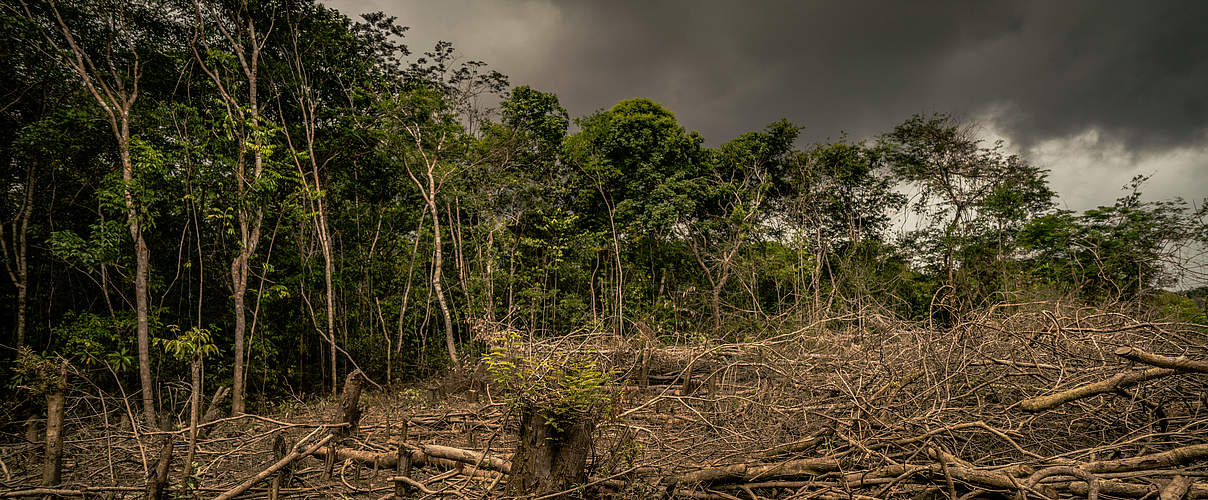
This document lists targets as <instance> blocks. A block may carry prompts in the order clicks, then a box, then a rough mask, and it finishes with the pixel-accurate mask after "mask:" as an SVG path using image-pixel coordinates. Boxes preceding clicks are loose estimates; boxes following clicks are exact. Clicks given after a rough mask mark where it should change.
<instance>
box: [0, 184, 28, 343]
mask: <svg viewBox="0 0 1208 500" xmlns="http://www.w3.org/2000/svg"><path fill="white" fill-rule="evenodd" d="M36 165H37V162H34V163H32V164H30V166H29V168H27V169H26V174H25V199H24V201H23V202H22V203H21V207H20V208H19V209H18V210H17V216H16V217H15V218H14V219H13V223H12V225H13V234H12V238H13V250H12V254H13V260H14V261H15V262H11V263H10V262H9V259H8V254H9V251H8V241H7V238H6V237H5V235H4V223H3V222H0V259H4V267H5V269H6V270H8V277H9V279H11V280H12V282H13V285H15V286H16V287H17V331H16V335H15V337H16V344H17V349H21V347H23V346H24V345H25V311H26V310H27V309H28V300H27V293H28V290H29V258H28V255H29V244H28V238H27V235H28V234H29V218H30V215H31V214H32V213H33V203H34V168H35V166H36Z"/></svg>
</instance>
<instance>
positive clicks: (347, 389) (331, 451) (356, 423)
mask: <svg viewBox="0 0 1208 500" xmlns="http://www.w3.org/2000/svg"><path fill="white" fill-rule="evenodd" d="M364 377H365V375H364V374H363V373H361V370H353V371H352V373H349V374H348V377H347V378H345V379H344V395H343V396H342V397H340V409H341V410H342V417H341V419H340V420H338V421H337V422H336V423H342V424H345V425H344V426H343V427H337V428H336V430H335V432H333V433H332V434H333V435H335V439H332V440H331V445H330V447H329V448H328V454H327V457H326V459H327V463H326V464H325V467H324V468H323V480H325V481H326V480H328V479H331V473H332V470H333V469H334V468H335V455H336V454H335V450H336V445H337V444H338V442H339V441H340V440H343V439H344V438H347V437H350V436H355V435H356V433H357V430H359V428H360V425H361V404H360V400H361V380H362V379H363V378H364Z"/></svg>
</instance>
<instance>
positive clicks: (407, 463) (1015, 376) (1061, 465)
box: [0, 303, 1208, 500]
mask: <svg viewBox="0 0 1208 500" xmlns="http://www.w3.org/2000/svg"><path fill="white" fill-rule="evenodd" d="M658 340H664V341H665V340H667V339H658ZM1206 340H1208V331H1206V330H1205V329H1204V328H1203V327H1201V326H1196V325H1186V324H1179V323H1165V322H1156V321H1148V320H1145V319H1140V318H1134V317H1132V316H1130V315H1127V314H1124V313H1122V312H1119V311H1102V310H1094V309H1087V308H1075V307H1066V306H1062V305H1060V304H1052V303H1033V304H1016V305H1010V306H999V307H997V308H995V309H993V310H991V311H988V312H987V313H986V314H984V315H983V316H979V317H974V318H969V319H968V320H966V321H964V322H962V323H959V324H957V325H955V326H953V327H951V328H947V329H943V330H939V329H931V328H923V327H921V326H919V325H909V324H903V323H899V322H894V321H889V320H885V319H883V318H880V317H878V316H875V315H864V316H861V317H855V316H852V317H843V318H835V319H829V320H825V321H820V322H817V323H815V324H811V325H808V326H806V327H804V328H801V329H799V330H796V331H793V332H790V333H785V334H780V335H775V336H770V337H769V338H766V339H763V340H760V341H754V342H745V343H736V344H707V345H691V346H682V345H674V344H672V345H662V344H661V343H660V342H658V341H656V339H651V338H649V337H648V338H647V339H646V340H645V341H642V342H638V341H633V340H631V339H624V340H622V339H617V338H615V337H613V336H611V335H603V334H601V335H578V336H567V337H562V338H559V339H556V340H546V341H533V342H530V344H529V346H528V348H529V349H531V351H532V352H533V353H534V354H535V355H537V354H541V353H547V354H549V353H554V354H551V355H562V354H566V353H572V352H578V353H584V352H591V353H595V355H598V356H600V357H602V358H604V360H605V361H606V362H605V363H604V364H605V365H608V366H614V367H621V368H624V370H625V371H623V372H621V373H619V374H618V375H617V376H616V378H615V381H616V383H615V385H614V386H612V387H610V394H612V396H613V397H614V398H615V399H616V404H615V405H614V406H613V407H614V408H615V411H614V412H613V413H612V414H611V415H610V418H609V419H607V420H605V421H603V422H601V423H600V425H599V426H598V427H597V429H598V431H597V435H596V441H595V443H594V449H593V452H592V455H591V457H590V460H589V466H588V467H589V470H588V473H589V476H588V477H589V478H590V479H589V480H588V482H587V483H586V484H585V485H583V486H581V487H580V488H577V489H581V490H584V491H583V492H582V493H584V494H586V495H587V496H589V497H591V496H613V497H621V498H648V497H652V496H667V495H670V496H673V497H680V498H705V499H733V498H744V499H747V498H753V499H760V498H817V499H840V498H842V499H853V498H939V497H948V498H953V499H957V498H961V499H964V498H974V497H977V496H990V497H993V496H998V497H1012V498H1016V497H1020V496H1022V497H1025V498H1059V497H1080V498H1081V497H1091V498H1156V499H1161V500H1166V499H1181V498H1208V480H1206V479H1205V478H1208V375H1205V374H1206V373H1208V348H1206V347H1205V343H1206ZM483 382H484V381H482V380H478V381H476V382H471V384H475V385H473V386H474V387H476V388H480V389H482V390H481V391H476V393H475V394H474V397H473V400H474V401H475V402H470V401H471V399H470V396H469V394H468V391H465V390H462V389H464V387H461V388H459V387H445V388H444V389H443V392H446V393H448V395H449V397H448V399H445V400H441V401H436V402H433V401H425V400H426V399H427V398H425V397H424V396H425V395H426V394H427V392H428V391H424V390H423V389H408V390H401V391H394V392H390V393H385V394H383V393H372V392H366V393H365V396H364V397H363V399H362V401H361V408H363V413H364V415H363V416H362V417H361V419H360V425H359V432H357V433H355V434H351V435H348V436H344V433H343V431H338V429H344V428H346V427H347V426H346V425H343V424H342V423H341V422H339V419H340V418H341V417H340V416H341V415H347V414H349V412H348V411H347V410H348V408H347V404H348V401H345V402H344V405H343V406H337V403H336V402H334V401H329V402H326V403H324V406H319V407H309V408H295V409H294V410H292V411H291V412H288V413H286V414H281V415H275V416H273V417H271V418H269V417H262V416H254V415H248V416H243V417H239V418H231V419H222V420H220V421H218V422H216V423H214V424H210V425H209V426H207V429H209V430H210V432H209V434H208V435H207V436H206V438H205V439H204V440H199V450H198V453H197V456H198V462H199V464H200V465H199V466H198V467H197V478H196V479H197V480H198V481H199V483H200V484H201V487H199V488H198V489H197V491H199V492H203V493H205V492H209V493H207V495H217V494H226V495H227V496H226V497H224V498H229V497H235V496H238V495H249V494H255V495H263V494H265V493H271V491H270V486H269V479H270V478H272V477H282V476H281V473H282V471H285V470H289V471H290V474H289V476H288V479H285V480H281V481H280V485H279V488H277V489H276V491H278V493H279V495H280V497H281V498H287V497H298V498H301V497H324V496H336V495H347V496H352V497H363V498H383V497H390V496H394V495H396V494H407V495H416V496H421V497H423V496H426V497H431V498H436V497H444V496H459V497H465V498H493V497H498V496H502V495H503V494H504V484H506V475H507V474H508V473H509V471H510V470H511V461H510V459H511V452H512V451H513V449H514V447H515V438H516V432H517V425H516V422H515V418H514V415H510V412H509V411H508V408H507V406H506V404H505V403H503V399H502V398H501V396H500V394H498V393H497V391H496V390H494V389H493V388H492V387H490V385H489V384H486V385H485V386H484V385H483ZM103 398H104V396H96V395H95V394H94V395H93V396H92V397H91V399H90V398H86V397H82V396H81V395H79V394H74V395H72V398H71V399H69V402H71V404H70V405H69V406H71V407H74V408H76V409H77V412H78V410H79V408H84V407H88V406H89V405H93V406H99V405H100V404H101V403H102V400H103ZM345 399H347V397H346V398H345ZM434 403H435V404H434ZM104 407H105V408H106V410H105V411H107V412H108V414H106V415H104V416H105V417H106V418H108V419H109V421H111V422H115V423H116V422H120V421H122V420H123V414H125V413H128V411H127V410H125V407H124V403H122V402H121V401H120V400H118V401H113V400H104ZM98 413H99V412H98ZM352 413H356V412H352ZM333 419H334V420H336V423H332V421H333ZM404 423H405V424H406V425H405V426H404V425H403V424H404ZM73 425H74V427H73ZM68 427H69V433H71V434H70V435H72V436H74V437H75V439H70V440H65V441H64V451H63V456H64V460H65V463H66V468H65V470H64V477H63V480H64V481H65V482H64V483H63V484H60V485H57V486H54V487H53V488H51V487H42V485H39V484H37V482H36V477H40V476H36V474H38V473H39V472H40V471H38V470H36V467H35V466H33V465H28V466H26V465H22V464H37V463H40V462H39V461H38V460H37V459H36V458H35V457H38V456H39V455H38V452H39V451H38V447H37V445H36V444H35V443H28V442H25V440H24V433H23V432H21V431H20V430H17V431H14V432H13V433H11V434H10V436H11V437H12V438H13V440H12V441H13V442H11V443H10V444H7V445H4V446H3V448H0V462H3V463H6V464H7V466H6V468H5V471H6V472H5V474H6V475H7V476H6V478H5V479H4V482H3V484H2V485H0V486H2V487H3V489H0V497H12V496H30V495H44V494H58V495H65V496H66V495H94V494H97V493H98V492H106V493H114V494H117V495H123V494H128V495H137V494H138V492H137V491H133V490H130V489H125V490H123V489H114V488H129V487H128V485H130V484H141V477H142V475H143V474H145V472H144V471H145V470H149V468H153V466H154V458H155V457H154V454H155V453H154V450H152V449H151V448H152V445H151V443H153V442H154V441H153V440H151V438H152V437H154V435H149V434H148V433H139V434H135V433H134V432H132V431H131V430H126V431H121V430H118V429H117V428H116V426H110V427H109V428H102V427H98V426H91V425H86V422H84V420H83V419H81V418H79V417H77V420H76V421H75V422H74V423H73V422H72V421H69V423H68ZM404 427H405V429H406V430H404ZM126 428H127V429H129V426H128V425H127V427H126ZM73 430H74V432H72V431H73ZM333 431H336V432H333ZM178 432H187V429H184V430H183V431H178ZM278 434H284V435H286V436H287V440H288V442H292V443H297V444H296V445H295V446H294V447H293V449H292V451H290V452H289V453H288V454H285V455H284V456H282V455H273V447H272V445H271V441H272V440H273V438H274V437H275V436H277V435H278ZM332 434H335V437H334V438H333V437H331V436H332ZM324 436H327V437H324ZM341 436H344V437H341ZM173 442H175V443H177V444H176V445H175V446H184V445H185V444H184V443H185V442H187V440H181V439H177V440H174V441H173ZM102 447H107V448H102ZM106 450H107V451H106ZM106 453H108V454H109V455H110V456H112V458H109V459H105V460H96V458H97V457H106V455H105V454H106ZM177 455H178V456H183V455H184V454H183V453H178V454H177ZM329 456H330V458H331V462H332V463H333V464H334V469H333V472H332V477H331V479H330V480H329V481H323V480H321V477H322V472H323V469H324V465H325V464H323V463H322V462H324V461H327V460H328V457H329ZM308 457H309V458H308ZM177 461H178V462H179V459H177ZM173 467H174V471H179V470H181V469H183V464H180V463H174V464H173ZM174 474H178V472H174ZM173 477H174V478H178V477H179V476H178V475H174V476H173ZM104 484H108V485H112V486H109V487H108V488H110V489H106V488H107V487H106V486H104ZM273 484H277V481H274V482H273ZM240 488H242V489H240ZM51 490H53V493H51ZM555 493H565V494H572V493H573V494H578V493H577V492H574V491H566V492H555ZM552 496H557V495H544V497H552ZM541 497H542V496H538V498H541Z"/></svg>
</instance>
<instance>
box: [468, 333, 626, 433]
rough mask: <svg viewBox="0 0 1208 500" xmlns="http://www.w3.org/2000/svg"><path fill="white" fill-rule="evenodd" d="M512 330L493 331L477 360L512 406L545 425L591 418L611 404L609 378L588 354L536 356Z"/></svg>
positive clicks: (562, 423) (611, 374)
mask: <svg viewBox="0 0 1208 500" xmlns="http://www.w3.org/2000/svg"><path fill="white" fill-rule="evenodd" d="M526 346H527V344H526V343H525V342H524V341H523V339H521V337H520V334H519V333H517V332H514V331H504V332H499V333H497V334H496V335H495V337H494V338H493V339H492V340H491V349H490V352H488V353H487V354H485V355H484V356H483V358H482V362H483V363H484V364H485V365H486V367H487V372H488V373H490V375H491V377H492V380H493V381H494V382H495V383H496V384H498V385H499V387H500V389H502V391H503V394H504V395H505V397H506V398H507V401H508V404H509V405H511V406H512V407H513V408H535V409H537V410H538V412H539V413H540V415H542V417H543V418H545V423H546V425H548V426H550V427H551V428H553V429H555V430H556V431H559V432H560V431H561V430H562V426H563V425H565V424H568V423H570V422H574V421H577V420H578V419H580V418H582V417H584V416H596V415H600V414H602V413H603V412H605V411H606V409H607V408H608V407H609V406H610V405H612V404H613V402H614V401H613V399H612V398H611V397H610V396H609V395H608V394H607V392H605V389H604V388H605V386H606V385H607V384H608V382H609V380H610V378H611V377H612V376H613V375H615V374H614V373H611V372H606V371H604V370H603V369H601V368H600V366H599V362H598V361H597V359H596V357H595V356H593V355H592V354H590V353H586V354H579V353H575V354H570V355H567V356H564V357H559V358H555V357H552V356H547V357H540V356H536V355H535V353H533V352H532V351H531V350H528V349H526Z"/></svg>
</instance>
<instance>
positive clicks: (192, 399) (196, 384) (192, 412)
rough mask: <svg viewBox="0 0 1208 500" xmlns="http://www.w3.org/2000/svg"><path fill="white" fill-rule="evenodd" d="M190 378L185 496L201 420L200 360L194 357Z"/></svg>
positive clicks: (187, 492) (184, 475)
mask: <svg viewBox="0 0 1208 500" xmlns="http://www.w3.org/2000/svg"><path fill="white" fill-rule="evenodd" d="M189 372H190V378H191V382H192V384H193V391H192V393H191V394H190V395H189V451H188V453H187V454H186V455H185V472H184V474H183V476H182V480H181V483H182V484H184V488H185V494H186V495H189V494H191V493H192V491H191V490H192V488H191V486H193V485H192V484H191V483H190V479H191V478H192V477H193V457H195V456H196V455H197V424H198V423H199V422H198V420H200V419H201V393H202V390H203V389H202V387H201V358H200V357H196V356H195V357H194V358H193V362H192V363H190V366H189Z"/></svg>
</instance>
